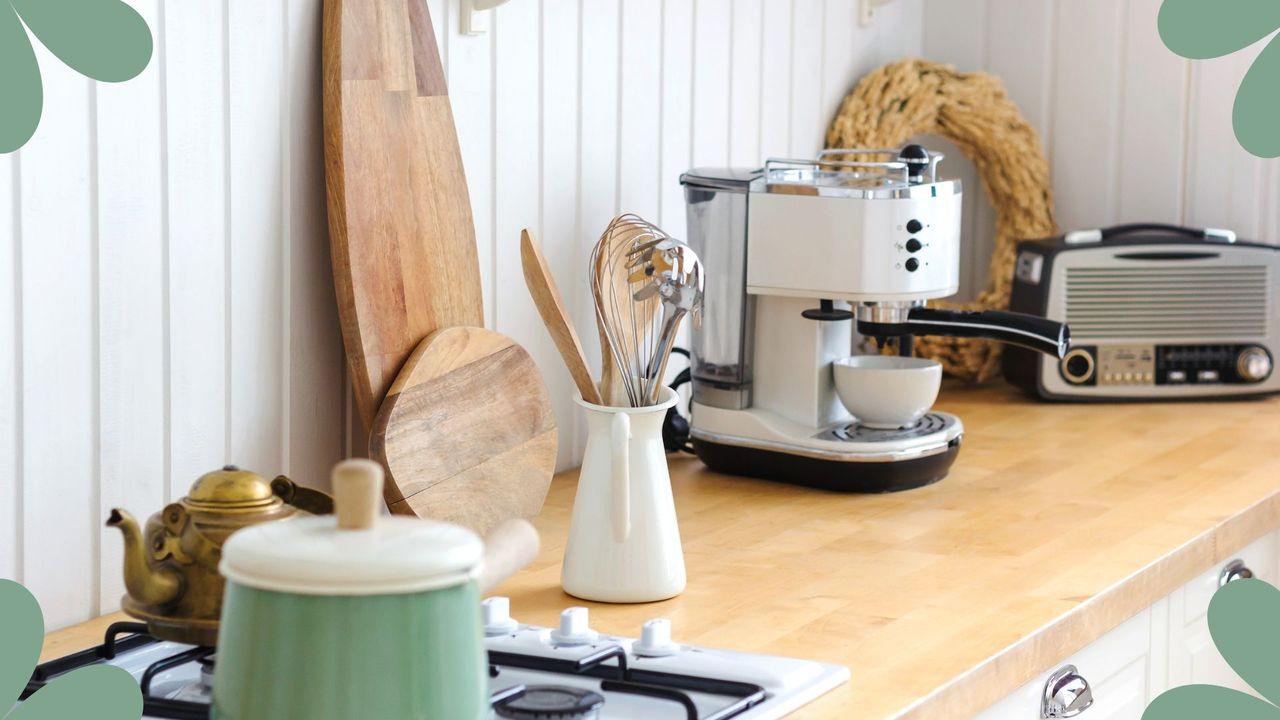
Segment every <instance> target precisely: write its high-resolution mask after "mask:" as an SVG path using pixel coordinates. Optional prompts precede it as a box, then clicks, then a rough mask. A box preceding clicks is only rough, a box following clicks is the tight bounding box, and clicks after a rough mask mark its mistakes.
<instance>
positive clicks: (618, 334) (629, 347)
mask: <svg viewBox="0 0 1280 720" xmlns="http://www.w3.org/2000/svg"><path fill="white" fill-rule="evenodd" d="M591 267H592V270H593V271H592V274H591V292H592V296H593V297H594V299H595V309H596V319H597V320H598V321H599V324H600V328H601V331H602V334H603V336H604V339H605V341H606V343H607V344H608V349H609V351H610V353H611V354H612V355H613V360H614V363H615V364H616V365H617V368H618V372H619V374H620V375H621V384H622V387H623V389H624V391H625V392H626V396H627V402H628V403H629V404H630V405H631V406H632V407H640V406H643V405H652V404H655V403H656V402H657V398H658V393H659V392H660V391H661V388H662V377H663V373H664V372H665V371H666V366H667V360H668V358H670V356H671V347H672V344H673V343H674V342H675V335H676V331H677V330H678V329H679V326H680V321H681V320H682V319H683V318H684V316H685V315H687V314H688V313H690V312H696V311H697V309H698V308H700V307H701V304H702V291H703V272H702V263H701V261H699V260H698V257H697V255H696V254H694V252H693V250H692V249H691V248H689V246H687V245H685V244H684V243H682V242H680V241H679V240H676V239H674V238H671V237H670V236H668V235H667V234H666V233H664V232H663V231H662V230H661V229H659V228H658V227H656V226H654V225H653V224H652V223H650V222H648V221H646V220H644V219H642V218H640V217H638V216H636V215H631V214H627V215H620V216H618V217H617V218H614V220H613V221H612V222H611V223H609V226H608V227H607V228H605V231H604V234H603V235H601V236H600V240H599V242H597V243H596V246H595V248H594V249H593V250H592V253H591Z"/></svg>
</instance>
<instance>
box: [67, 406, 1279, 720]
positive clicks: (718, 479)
mask: <svg viewBox="0 0 1280 720" xmlns="http://www.w3.org/2000/svg"><path fill="white" fill-rule="evenodd" d="M938 408H939V409H942V410H946V411H949V412H953V413H956V414H958V415H959V416H960V417H961V419H962V420H963V421H964V424H965V427H966V434H965V437H964V442H963V447H962V449H961V452H960V456H959V459H958V460H957V462H956V465H955V467H954V468H953V469H952V471H951V474H950V475H949V476H948V477H946V478H945V479H943V480H942V481H941V482H939V483H936V484H934V485H932V486H929V487H925V488H919V489H916V490H910V491H907V492H902V493H896V494H890V495H839V494H833V493H828V492H822V491H816V490H810V489H805V488H801V487H793V486H790V485H784V484H779V483H771V482H765V481H761V480H753V479H747V478H737V477H727V476H723V475H717V474H714V473H711V472H708V471H707V470H706V469H705V468H704V467H703V466H702V464H701V463H700V462H698V460H696V459H694V458H692V457H688V456H673V457H672V460H671V477H672V483H673V485H674V487H675V495H676V505H677V508H678V511H679V517H680V529H681V534H682V536H683V540H684V550H685V561H686V564H687V567H688V575H689V584H688V588H687V589H686V590H685V592H684V593H683V594H682V595H680V596H679V597H676V598H674V599H671V600H667V601H665V602H660V603H652V604H647V605H604V604H598V603H581V602H580V601H577V600H575V599H573V598H571V597H569V596H567V595H565V594H564V593H563V592H562V591H561V590H560V586H559V574H560V557H561V554H562V552H563V548H564V542H565V535H566V531H567V528H568V524H569V515H570V511H571V508H572V504H573V493H574V487H575V479H576V478H575V473H574V472H567V473H562V474H561V475H560V476H558V477H557V478H556V480H555V482H554V483H553V485H552V489H551V493H550V496H549V497H548V499H547V504H546V507H545V509H544V510H543V512H542V515H541V516H540V517H539V518H537V520H536V524H537V526H538V527H539V529H540V530H541V532H542V538H543V550H542V553H541V555H540V556H539V558H538V560H537V561H536V562H535V563H534V564H533V565H532V566H530V567H529V568H527V569H526V570H525V571H523V572H522V573H520V574H519V575H517V576H516V577H515V578H513V579H512V580H511V581H509V582H507V583H506V584H505V585H504V586H503V587H501V588H499V590H498V591H497V594H503V595H507V596H509V597H510V598H511V610H512V615H513V616H514V617H516V618H517V619H519V620H521V621H523V622H528V623H535V624H540V625H555V624H556V622H557V617H558V614H559V612H560V611H561V610H562V609H563V608H565V607H567V606H569V605H574V604H585V605H588V606H590V607H591V622H592V625H593V626H594V627H595V628H597V629H599V630H602V631H606V632H609V633H615V634H626V635H637V634H638V633H639V629H640V625H641V623H642V622H643V621H645V620H646V619H649V618H653V617H659V616H662V617H667V618H670V619H671V621H672V625H673V633H674V635H675V638H676V639H677V640H678V641H682V642H688V643H695V644H699V645H705V646H712V647H724V648H731V649H735V650H745V651H754V652H762V653H769V654H775V655H791V656H796V657H802V658H809V659H815V660H823V661H827V662H833V663H840V664H843V665H847V666H848V667H849V668H850V670H851V671H852V680H851V681H850V682H849V683H848V684H846V685H844V686H841V687H840V688H837V689H836V690H834V691H832V692H830V693H828V694H827V695H825V696H823V697H822V698H820V699H819V700H817V701H815V702H814V703H812V704H810V705H808V706H807V707H805V708H804V709H803V710H801V711H800V712H798V713H797V714H796V715H795V717H801V718H881V717H899V716H900V717H909V718H961V717H968V716H970V715H972V714H974V713H976V712H978V711H979V710H981V709H983V708H985V707H987V706H989V705H991V704H992V703H994V702H996V701H997V700H999V699H1001V698H1002V697H1004V696H1006V695H1008V694H1009V693H1011V692H1013V691H1014V690H1015V689H1016V688H1018V687H1019V686H1020V685H1023V684H1024V683H1027V682H1028V681H1030V680H1032V679H1033V678H1035V677H1036V676H1037V674H1040V673H1042V672H1044V671H1045V670H1047V669H1050V667H1051V666H1052V665H1053V664H1055V663H1057V662H1059V661H1060V660H1061V659H1062V658H1064V657H1067V656H1068V655H1070V654H1071V653H1073V652H1075V651H1077V650H1079V649H1080V648H1082V647H1084V646H1085V645H1087V644H1089V643H1090V642H1092V641H1094V640H1095V639H1097V638H1099V637H1101V636H1102V635H1103V634H1104V633H1107V632H1108V631H1109V630H1111V629H1112V628H1114V627H1116V626H1117V625H1119V624H1120V623H1121V622H1123V621H1124V620H1126V619H1127V618H1129V617H1131V616H1133V615H1135V614H1136V613H1139V612H1141V611H1143V610H1144V609H1145V608H1147V607H1148V606H1149V605H1151V604H1152V603H1154V602H1156V601H1158V600H1160V599H1161V598H1163V597H1164V596H1166V595H1168V594H1169V593H1170V592H1172V591H1173V590H1174V589H1175V588H1177V587H1179V586H1180V585H1182V584H1183V583H1186V582H1187V581H1188V580H1190V579H1191V578H1192V577H1194V576H1196V575H1197V574H1199V573H1202V572H1203V571H1205V570H1206V569H1208V568H1210V567H1212V566H1213V565H1214V564H1215V563H1218V562H1221V561H1222V560H1224V559H1227V558H1229V557H1230V555H1231V554H1232V553H1233V552H1236V551H1237V550H1239V549H1240V548H1241V547H1243V546H1245V545H1246V544H1248V543H1249V542H1251V541H1253V540H1255V539H1257V538H1259V537H1261V536H1263V535H1264V534H1266V533H1268V532H1270V531H1272V530H1274V529H1276V528H1277V527H1280V399H1268V400H1261V401H1256V400H1255V401H1239V402H1217V403H1185V404H1119V405H1091V404H1080V405H1055V404H1045V403H1041V402H1037V401H1034V400H1031V399H1028V398H1026V397H1024V396H1022V395H1021V394H1019V393H1017V392H1016V391H1015V390H1013V389H1011V388H1008V387H1006V386H1003V385H995V386H992V387H986V388H980V389H972V388H965V387H960V386H956V387H951V386H948V387H946V388H944V390H943V393H942V395H941V396H940V398H939V402H938ZM105 620H106V619H100V620H99V621H95V622H93V623H86V624H85V625H82V626H78V627H76V628H71V629H68V630H63V631H60V632H55V633H52V634H51V635H50V636H49V639H48V640H47V641H46V648H45V650H46V652H45V656H46V658H47V657H50V656H54V655H57V654H63V653H66V652H68V651H70V650H73V649H77V648H79V647H84V646H88V645H90V644H93V643H95V642H98V641H99V640H98V637H99V628H101V627H102V626H103V624H104V621H105Z"/></svg>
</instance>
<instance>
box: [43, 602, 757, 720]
mask: <svg viewBox="0 0 1280 720" xmlns="http://www.w3.org/2000/svg"><path fill="white" fill-rule="evenodd" d="M158 642H160V641H159V640H158V639H156V638H155V637H152V636H151V635H149V634H147V627H146V625H144V624H142V623H133V622H117V623H113V624H112V625H111V626H110V627H108V628H107V630H106V633H105V636H104V638H103V642H102V644H101V645H98V646H96V647H92V648H88V649H86V650H81V651H79V652H76V653H72V654H71V655H67V656H66V657H62V658H57V659H55V660H50V661H48V662H45V663H41V664H40V665H38V666H37V667H36V669H35V672H33V673H32V675H31V680H30V681H29V682H28V683H27V686H26V688H24V689H23V691H22V693H21V695H20V697H19V700H26V699H27V698H28V697H30V696H31V695H33V694H34V693H35V692H36V691H37V690H39V689H40V688H42V687H44V686H45V685H46V684H47V683H48V682H49V681H51V680H52V679H54V678H56V677H58V676H59V675H63V674H65V673H68V672H70V671H72V670H75V669H76V668H79V667H84V666H86V665H94V664H97V663H102V662H106V661H108V660H112V659H114V658H115V657H116V656H117V655H119V654H121V653H125V652H129V651H131V650H137V649H140V648H145V647H147V646H149V645H153V644H156V643H158ZM214 652H215V649H214V648H210V647H194V648H191V649H188V650H184V651H182V652H179V653H176V654H174V655H170V656H168V657H166V658H163V659H161V660H158V661H156V662H155V663H152V664H151V665H150V666H148V667H147V669H146V670H145V671H144V672H143V675H142V678H141V680H140V681H139V684H140V685H141V688H142V698H143V714H144V715H145V716H147V717H156V718H170V719H172V720H207V719H208V718H209V706H208V705H207V704H204V703H199V702H193V701H190V700H174V699H171V698H164V697H157V696H154V695H152V694H151V692H150V691H151V683H152V680H153V679H154V678H155V677H156V676H157V675H158V674H160V673H162V672H164V671H165V670H170V669H173V668H175V667H178V666H180V665H184V664H186V663H190V662H201V661H202V660H206V659H207V658H209V657H210V656H211V655H213V653H214ZM609 660H616V661H617V662H616V664H614V665H605V663H606V662H608V661H609ZM489 663H490V666H489V675H490V677H498V676H499V675H501V673H502V668H503V667H512V668H521V669H525V670H536V671H542V672H551V673H561V674H570V675H585V676H588V677H595V678H601V680H602V682H601V683H600V688H601V690H603V691H606V692H622V693H630V694H634V695H645V696H648V697H653V698H657V699H664V700H670V701H672V702H676V703H679V704H680V705H681V706H683V707H684V708H685V711H686V713H687V717H688V720H728V719H729V718H733V717H736V716H737V715H740V714H742V713H743V712H746V711H747V710H748V709H750V708H752V707H754V706H756V705H758V704H760V703H762V702H764V701H765V699H766V698H767V694H766V692H765V690H764V688H762V687H760V686H759V685H754V684H752V683H744V682H737V681H732V680H716V679H713V678H704V677H698V676H694V675H680V674H677V673H666V672H659V671H655V670H645V669H641V668H635V667H632V666H630V665H629V664H628V660H627V652H626V650H625V649H624V648H623V647H622V646H621V645H609V646H606V647H603V648H601V649H600V650H597V651H595V652H593V653H591V654H589V655H585V656H583V657H581V658H578V659H573V660H570V659H562V658H548V657H541V656H537V655H525V654H520V653H509V652H500V651H496V650H491V651H489ZM525 690H526V688H525V686H524V685H516V686H514V687H510V688H504V689H502V690H499V691H497V692H495V693H493V695H491V696H490V703H500V702H503V701H505V700H508V699H510V698H511V697H513V696H516V695H519V694H522V693H524V692H525ZM688 692H700V693H706V694H710V695H723V696H726V697H730V698H734V699H735V701H734V702H733V703H732V704H731V705H729V706H727V707H725V708H722V709H720V710H718V711H716V712H715V713H713V714H711V715H708V716H705V717H701V718H700V717H698V713H697V707H696V706H695V704H694V702H693V700H692V699H691V698H690V697H689V695H688V694H687V693H688Z"/></svg>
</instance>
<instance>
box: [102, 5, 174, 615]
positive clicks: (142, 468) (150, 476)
mask: <svg viewBox="0 0 1280 720" xmlns="http://www.w3.org/2000/svg"><path fill="white" fill-rule="evenodd" d="M134 7H135V8H136V9H137V10H138V11H139V12H141V13H142V14H143V17H145V18H146V19H147V22H148V24H150V25H151V26H152V27H155V26H156V25H157V24H158V22H157V21H158V20H159V12H160V8H159V3H158V2H157V1H154V0H153V1H152V2H146V3H141V2H140V3H136V4H135V5H134ZM160 65H161V63H160V61H158V60H157V61H153V62H152V63H151V64H150V65H148V66H147V69H146V70H144V71H143V73H142V74H141V75H139V76H138V77H137V78H135V79H134V80H133V81H131V82H127V83H119V84H105V83H104V84H102V85H98V86H97V87H96V88H95V92H96V95H97V127H96V128H95V133H96V134H95V140H96V148H97V208H98V210H97V213H98V218H97V255H98V328H97V332H98V354H99V361H98V405H99V408H100V409H99V428H100V437H99V442H98V453H99V457H98V462H99V497H98V505H97V507H95V508H93V513H94V517H95V518H96V519H97V521H98V523H99V524H101V523H102V522H103V521H105V519H106V517H107V516H108V514H109V513H110V510H111V508H114V507H123V508H132V509H134V511H144V510H148V509H151V508H157V507H160V506H161V505H163V504H164V499H165V474H164V469H165V457H164V431H165V429H164V420H165V396H164V377H165V376H164V343H165V337H164V331H165V328H164V272H165V268H164V257H165V254H164V240H165V235H164V202H163V200H164V163H163V160H164V153H163V148H162V146H161V145H160V144H159V143H157V142H156V138H159V137H162V136H163V129H162V119H163V118H162V114H161V100H162V96H161V93H160V82H161V73H160ZM122 549H123V543H122V542H121V540H120V539H119V538H116V537H107V538H105V539H103V540H102V541H101V549H100V552H99V557H100V564H101V568H102V571H101V577H100V587H101V593H100V596H99V598H100V603H101V608H100V609H101V610H107V609H112V608H114V607H115V605H116V603H117V602H118V601H119V599H120V596H121V595H123V594H124V580H123V577H122V575H121V573H120V571H119V568H120V567H121V555H122Z"/></svg>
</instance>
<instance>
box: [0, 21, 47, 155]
mask: <svg viewBox="0 0 1280 720" xmlns="http://www.w3.org/2000/svg"><path fill="white" fill-rule="evenodd" d="M43 104H44V88H43V87H42V86H41V84H40V66H39V65H37V64H36V53H35V50H33V49H32V48H31V41H30V40H28V39H27V31H26V30H25V29H23V27H22V22H21V21H19V20H18V13H16V12H15V11H14V9H13V7H12V6H10V5H7V4H4V3H0V106H3V107H4V110H3V111H0V153H7V152H13V151H14V150H17V149H18V148H20V147H22V146H23V145H25V144H26V142H27V141H28V140H30V139H31V136H32V135H33V134H35V131H36V126H37V125H39V124H40V107H41V106H42V105H43Z"/></svg>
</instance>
